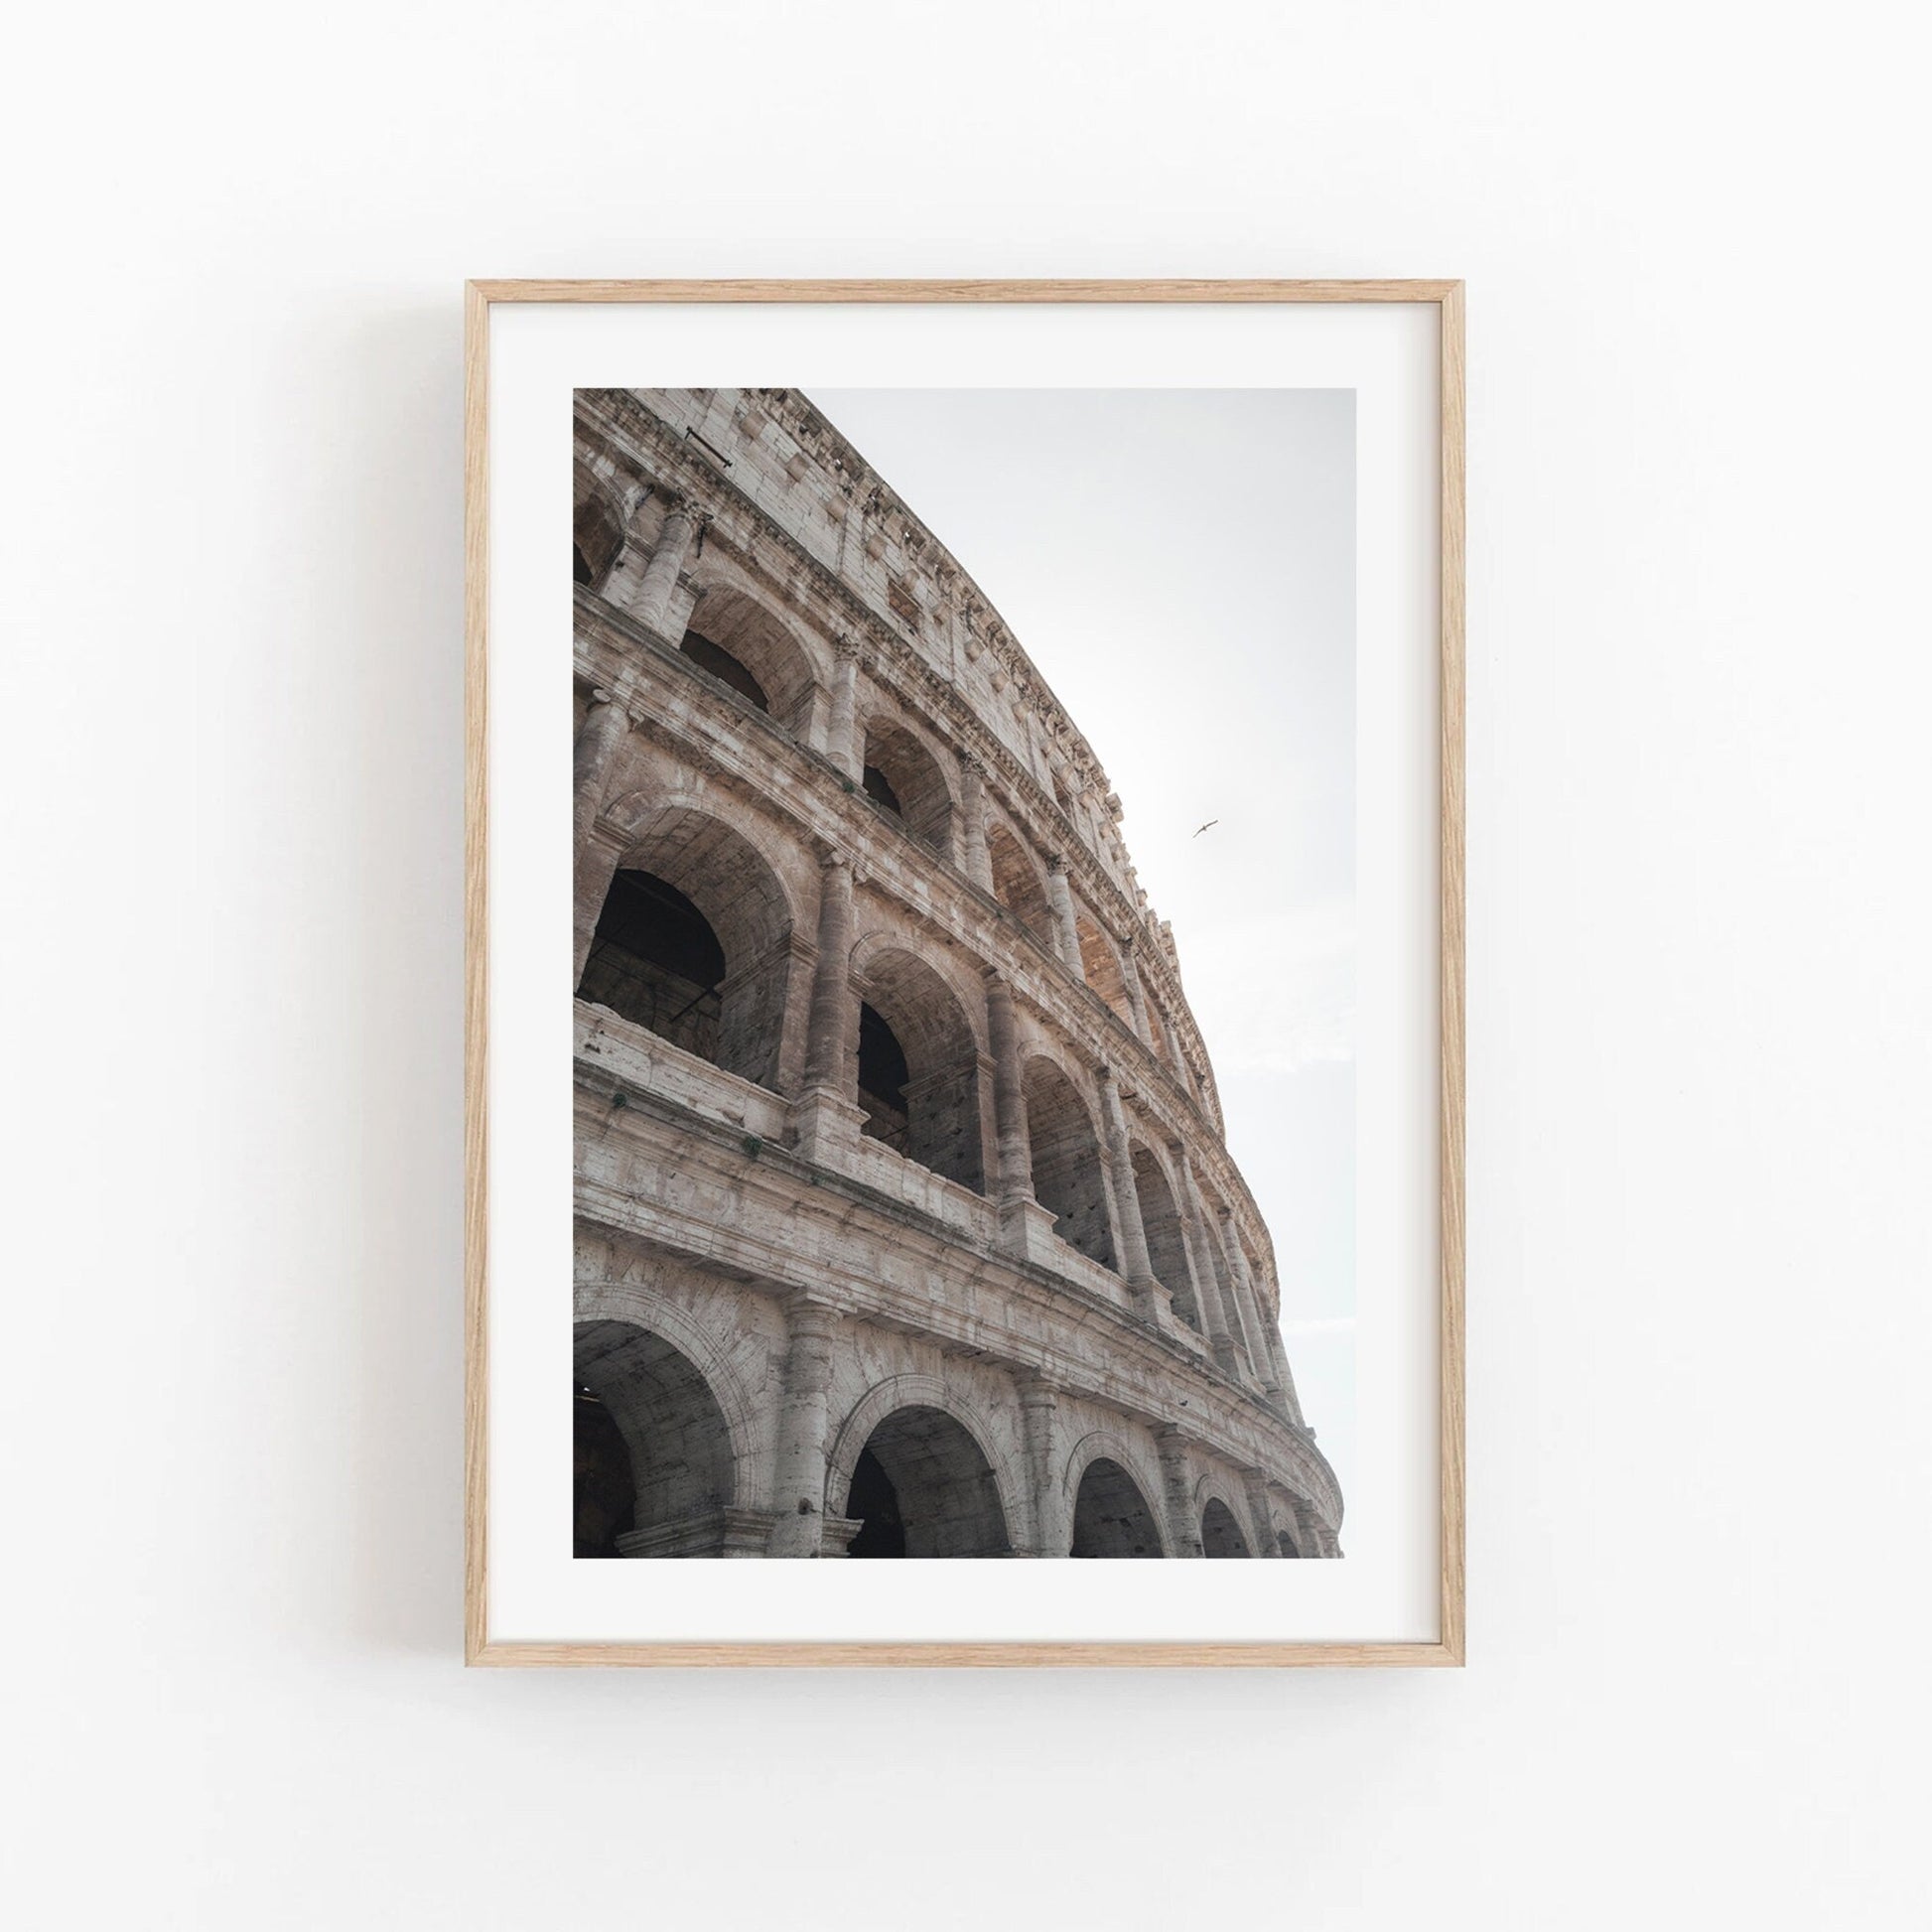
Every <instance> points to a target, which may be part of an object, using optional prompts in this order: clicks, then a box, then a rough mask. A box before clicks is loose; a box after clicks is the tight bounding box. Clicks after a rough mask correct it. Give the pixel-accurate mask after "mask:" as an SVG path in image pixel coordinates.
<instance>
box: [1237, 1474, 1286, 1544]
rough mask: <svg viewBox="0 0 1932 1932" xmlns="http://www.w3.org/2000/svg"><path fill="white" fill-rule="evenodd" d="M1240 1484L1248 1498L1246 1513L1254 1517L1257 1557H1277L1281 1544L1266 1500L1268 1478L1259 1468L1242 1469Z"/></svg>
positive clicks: (1273, 1515) (1272, 1512) (1272, 1514)
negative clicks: (1258, 1545) (1257, 1544)
mask: <svg viewBox="0 0 1932 1932" xmlns="http://www.w3.org/2000/svg"><path fill="white" fill-rule="evenodd" d="M1241 1486H1242V1488H1243V1490H1244V1491H1245V1492H1246V1494H1247V1498H1248V1514H1249V1515H1250V1516H1252V1517H1253V1518H1254V1519H1255V1535H1256V1537H1257V1538H1258V1539H1259V1541H1260V1543H1261V1548H1260V1549H1258V1550H1257V1551H1256V1552H1255V1555H1256V1556H1258V1557H1279V1556H1280V1555H1281V1553H1282V1546H1281V1544H1280V1542H1279V1541H1278V1540H1277V1539H1276V1536H1275V1512H1274V1510H1273V1508H1271V1507H1270V1505H1269V1501H1268V1478H1267V1476H1265V1475H1264V1474H1263V1473H1262V1472H1261V1470H1259V1469H1243V1470H1242V1471H1241Z"/></svg>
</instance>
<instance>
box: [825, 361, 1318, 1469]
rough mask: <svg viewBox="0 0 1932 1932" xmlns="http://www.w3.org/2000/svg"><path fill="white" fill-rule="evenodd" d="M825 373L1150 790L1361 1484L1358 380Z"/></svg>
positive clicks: (1179, 940)
mask: <svg viewBox="0 0 1932 1932" xmlns="http://www.w3.org/2000/svg"><path fill="white" fill-rule="evenodd" d="M811 393H812V400H813V401H814V402H816V403H817V404H818V406H819V407H820V408H821V409H823V410H824V411H825V413H826V415H827V416H829V417H830V418H831V420H832V421H833V422H834V423H835V424H837V425H838V427H839V428H840V430H842V431H843V432H844V433H845V434H846V435H847V436H848V437H849V438H850V439H851V440H852V442H853V443H854V444H855V445H856V446H857V448H858V449H859V451H860V452H861V454H862V455H864V456H865V457H866V458H867V460H868V461H869V462H871V463H872V464H873V465H874V467H875V468H876V469H877V470H878V471H879V472H880V474H881V475H882V476H883V477H885V478H886V480H887V481H888V482H889V483H891V484H892V486H893V487H894V488H895V489H896V490H897V492H898V493H899V495H900V496H901V497H903V499H904V500H905V502H906V503H907V504H908V505H909V506H910V508H911V509H912V510H913V512H914V513H915V514H916V515H918V516H919V517H920V518H922V519H923V520H924V522H925V523H926V524H927V525H928V526H929V527H930V528H931V530H932V532H933V534H934V535H935V536H937V537H938V538H939V540H940V542H942V543H943V544H945V545H946V547H947V548H948V549H949V550H950V551H951V552H952V553H953V555H954V556H956V557H957V558H958V559H959V561H960V563H961V564H963V565H964V566H965V568H966V569H967V570H969V571H970V572H972V574H973V576H974V578H975V579H976V580H977V581H978V583H979V586H980V588H981V590H983V591H984V592H985V593H986V595H987V596H988V597H989V598H990V599H991V600H992V602H993V604H994V606H995V607H996V608H997V609H998V611H999V612H1000V614H1001V616H1002V617H1004V618H1005V619H1006V621H1007V622H1008V624H1009V625H1010V626H1011V627H1012V629H1013V632H1014V634H1015V635H1016V636H1017V637H1018V638H1019V640H1020V642H1021V644H1022V645H1023V646H1024V647H1025V649H1026V650H1027V652H1028V654H1029V655H1030V656H1031V657H1032V658H1033V660H1034V662H1035V664H1037V665H1038V666H1039V668H1040V671H1041V672H1042V673H1043V674H1044V676H1045V678H1046V680H1047V682H1048V683H1049V684H1051V685H1052V687H1053V689H1054V691H1055V692H1057V693H1058V695H1059V698H1060V701H1061V702H1062V703H1063V704H1064V705H1065V706H1066V708H1067V711H1068V713H1069V714H1070V715H1071V717H1072V719H1073V722H1074V724H1075V725H1076V726H1078V727H1079V729H1080V730H1081V731H1082V732H1083V733H1085V735H1086V738H1087V742H1088V743H1089V744H1090V745H1091V746H1092V747H1093V749H1094V751H1095V753H1096V754H1097V755H1098V757H1099V759H1100V760H1101V763H1102V764H1103V765H1104V766H1105V767H1106V770H1107V774H1108V776H1109V777H1110V778H1111V779H1112V780H1113V782H1114V786H1115V788H1116V789H1117V790H1118V791H1119V793H1120V796H1121V800H1122V802H1123V804H1124V805H1125V806H1126V824H1125V835H1126V841H1127V850H1128V854H1129V856H1130V857H1131V858H1132V860H1133V861H1134V863H1135V865H1136V866H1137V867H1138V868H1139V871H1140V877H1141V883H1142V885H1144V886H1145V887H1146V888H1147V890H1148V894H1149V897H1151V899H1152V900H1153V903H1154V907H1155V910H1156V912H1157V913H1158V914H1159V916H1160V917H1162V918H1165V919H1172V920H1173V930H1174V941H1175V944H1176V945H1177V947H1178V948H1179V952H1180V967H1181V974H1182V978H1183V979H1184V981H1185V984H1186V988H1187V997H1188V1002H1189V1004H1190V1005H1191V1006H1192V1007H1193V1010H1194V1014H1195V1017H1196V1019H1198V1021H1199V1022H1200V1026H1201V1031H1202V1033H1203V1035H1205V1037H1206V1040H1207V1049H1208V1052H1209V1053H1210V1054H1211V1055H1212V1057H1213V1061H1214V1070H1215V1074H1216V1076H1217V1077H1218V1079H1219V1082H1220V1088H1221V1100H1222V1104H1223V1107H1224V1108H1225V1111H1226V1114H1227V1132H1228V1145H1229V1148H1230V1150H1231V1151H1232V1153H1233V1155H1234V1158H1235V1160H1236V1161H1237V1162H1238V1163H1239V1164H1240V1166H1241V1171H1242V1173H1244V1174H1245V1175H1246V1177H1247V1181H1248V1185H1249V1186H1250V1187H1251V1188H1252V1189H1253V1190H1254V1194H1255V1198H1256V1200H1257V1201H1259V1202H1260V1204H1261V1210H1262V1212H1263V1214H1264V1215H1265V1216H1266V1217H1267V1220H1268V1226H1269V1231H1270V1232H1271V1234H1272V1235H1273V1236H1274V1241H1275V1253H1276V1257H1277V1260H1278V1261H1279V1263H1280V1267H1281V1278H1282V1307H1283V1324H1282V1325H1283V1329H1284V1332H1285V1333H1286V1336H1287V1339H1288V1351H1289V1360H1290V1362H1291V1363H1292V1364H1293V1366H1294V1369H1295V1377H1296V1382H1297V1385H1298V1387H1299V1389H1300V1391H1301V1396H1302V1404H1303V1408H1304V1410H1305V1412H1306V1413H1307V1416H1308V1420H1309V1422H1310V1424H1311V1427H1312V1428H1313V1429H1314V1430H1315V1432H1316V1434H1317V1435H1318V1437H1319V1439H1320V1442H1321V1447H1322V1448H1323V1449H1324V1450H1325V1451H1326V1452H1327V1454H1328V1457H1329V1459H1330V1460H1331V1461H1332V1462H1333V1463H1334V1465H1335V1469H1336V1473H1337V1474H1338V1475H1339V1477H1340V1478H1341V1484H1342V1489H1343V1493H1344V1495H1346V1493H1347V1489H1348V1481H1349V1474H1350V1468H1351V1465H1352V1463H1353V1449H1354V1431H1355V1386H1354V1384H1355V1324H1354V1312H1355V1291H1354V1134H1355V1106H1354V1091H1355V1082H1354V1026H1355V998H1354V986H1355V965H1354V948H1355V813H1354V795H1355V668H1354V666H1355V597H1354V582H1355V409H1354V396H1353V394H1352V393H1351V392H1349V391H1346V390H1232V389H1192V390H1105V389H1050V390H984V389H978V390H976V389H947V390H909V389H908V390H894V389H830V390H828V389H819V390H814V391H812V392H811ZM1209 820H1214V821H1216V822H1215V823H1214V824H1213V825H1212V826H1211V827H1210V828H1209V829H1208V830H1206V831H1204V832H1200V833H1199V834H1198V836H1196V828H1197V827H1199V826H1201V825H1203V824H1206V823H1207V821H1209Z"/></svg>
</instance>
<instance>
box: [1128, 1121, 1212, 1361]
mask: <svg viewBox="0 0 1932 1932" xmlns="http://www.w3.org/2000/svg"><path fill="white" fill-rule="evenodd" d="M1130 1152H1131V1156H1132V1160H1133V1164H1134V1192H1135V1195H1136V1197H1137V1198H1138V1199H1139V1201H1140V1204H1141V1227H1142V1229H1143V1230H1144V1231H1145V1233H1146V1235H1147V1258H1148V1265H1149V1266H1150V1267H1151V1268H1152V1269H1153V1270H1154V1279H1155V1280H1156V1281H1158V1282H1159V1283H1160V1284H1161V1286H1162V1287H1163V1288H1165V1289H1166V1290H1167V1291H1168V1299H1169V1300H1170V1301H1171V1302H1173V1311H1174V1313H1175V1314H1177V1315H1178V1316H1179V1317H1180V1318H1181V1320H1182V1321H1184V1322H1186V1324H1187V1325H1188V1327H1190V1328H1191V1329H1193V1331H1194V1332H1195V1333H1196V1334H1200V1333H1202V1332H1203V1330H1202V1325H1201V1316H1200V1308H1199V1305H1198V1304H1197V1303H1196V1302H1195V1300H1194V1284H1193V1276H1192V1274H1191V1273H1190V1271H1189V1269H1188V1267H1187V1236H1186V1233H1185V1231H1184V1229H1183V1226H1182V1223H1181V1219H1180V1210H1179V1208H1178V1207H1176V1206H1175V1204H1174V1190H1173V1180H1172V1179H1171V1178H1170V1177H1169V1174H1168V1170H1167V1166H1166V1164H1165V1163H1164V1162H1163V1161H1162V1159H1161V1157H1160V1156H1159V1155H1158V1154H1156V1153H1155V1151H1154V1150H1153V1149H1152V1148H1151V1147H1149V1146H1148V1144H1147V1143H1146V1142H1145V1141H1134V1142H1132V1143H1131V1144H1130Z"/></svg>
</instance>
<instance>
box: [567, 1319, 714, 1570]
mask: <svg viewBox="0 0 1932 1932" xmlns="http://www.w3.org/2000/svg"><path fill="white" fill-rule="evenodd" d="M572 1369H573V1393H574V1396H575V1400H576V1405H577V1410H576V1429H575V1435H576V1443H577V1451H578V1453H577V1470H576V1474H577V1495H576V1511H577V1531H578V1541H577V1548H578V1550H579V1552H580V1553H581V1554H587V1555H623V1556H666V1557H691V1556H716V1555H717V1554H719V1551H720V1549H721V1548H722V1546H723V1542H724V1535H725V1512H726V1511H727V1510H728V1509H730V1508H731V1507H732V1506H733V1504H734V1503H735V1502H737V1500H738V1469H739V1459H738V1454H737V1451H736V1449H735V1447H734V1444H733V1441H732V1434H731V1426H730V1423H729V1422H728V1421H727V1419H726V1416H725V1412H724V1408H723V1406H722V1405H721V1404H720V1403H719V1401H718V1399H717V1396H716V1394H715V1393H714V1392H713V1390H712V1387H711V1384H710V1383H709V1382H708V1381H707V1379H706V1378H705V1375H704V1373H703V1371H702V1370H701V1369H699V1367H698V1366H697V1364H696V1363H695V1362H693V1361H692V1359H691V1358H690V1356H688V1355H687V1354H685V1353H684V1352H683V1350H681V1349H679V1348H678V1347H677V1346H676V1345H675V1344H673V1343H672V1342H670V1341H668V1340H667V1339H666V1338H665V1337H664V1336H663V1335H662V1334H660V1333H658V1332H657V1330H656V1329H655V1328H654V1327H650V1326H644V1325H640V1324H637V1323H634V1322H631V1321H627V1320H622V1319H608V1318H607V1319H600V1320H588V1321H579V1322H578V1324H577V1329H576V1341H575V1349H574V1354H573V1361H572ZM600 1419H601V1426H600ZM587 1424H588V1425H590V1427H588V1428H587ZM600 1434H603V1435H604V1437H605V1440H606V1441H607V1442H608V1440H609V1437H610V1435H612V1434H614V1435H615V1436H616V1437H617V1438H620V1439H621V1442H622V1444H623V1447H624V1450H625V1452H626V1453H625V1455H624V1458H623V1463H622V1467H623V1470H624V1472H625V1473H626V1474H627V1476H628V1479H629V1484H630V1489H631V1502H630V1508H629V1511H628V1513H627V1517H626V1518H625V1519H624V1520H623V1521H622V1526H621V1527H619V1526H618V1525H617V1524H616V1523H613V1522H611V1521H610V1520H609V1519H608V1517H607V1516H606V1515H605V1514H604V1513H603V1509H602V1507H601V1506H602V1505H603V1504H604V1502H605V1494H606V1491H607V1488H608V1481H609V1475H610V1473H611V1470H610V1468H609V1465H608V1463H603V1462H602V1461H601V1458H600V1457H599V1455H598V1453H597V1449H596V1447H595V1446H596V1445H597V1443H598V1439H599V1436H600ZM587 1448H589V1449H591V1450H592V1453H591V1456H590V1461H591V1465H592V1466H591V1469H590V1470H589V1471H588V1473H590V1474H592V1475H594V1476H596V1477H597V1478H599V1480H598V1481H597V1482H596V1483H594V1484H587V1481H586V1476H587V1468H586V1461H587V1456H586V1450H587ZM587 1504H589V1505H590V1506H592V1507H593V1508H594V1509H596V1510H597V1511H598V1513H597V1514H595V1515H594V1516H593V1518H592V1524H591V1530H592V1536H594V1537H598V1538H602V1539H603V1541H602V1542H601V1543H599V1544H598V1545H597V1547H592V1548H586V1544H587V1542H590V1541H591V1540H592V1538H591V1537H587V1534H586V1529H587V1525H586V1511H587Z"/></svg>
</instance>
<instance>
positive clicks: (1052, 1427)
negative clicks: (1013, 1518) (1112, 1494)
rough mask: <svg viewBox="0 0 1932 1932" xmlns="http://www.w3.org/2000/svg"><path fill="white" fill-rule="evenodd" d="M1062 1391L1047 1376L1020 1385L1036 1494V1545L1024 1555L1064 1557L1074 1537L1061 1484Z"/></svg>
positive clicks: (1024, 1431)
mask: <svg viewBox="0 0 1932 1932" xmlns="http://www.w3.org/2000/svg"><path fill="white" fill-rule="evenodd" d="M1059 1419H1060V1392H1059V1390H1058V1389H1057V1388H1055V1387H1054V1385H1053V1384H1052V1383H1051V1382H1049V1381H1047V1380H1046V1378H1045V1377H1044V1376H1040V1375H1028V1376H1026V1377H1024V1378H1023V1379H1022V1381H1021V1384H1020V1426H1021V1434H1022V1438H1023V1440H1024V1442H1025V1444H1026V1449H1027V1480H1028V1486H1029V1488H1030V1489H1031V1490H1032V1493H1033V1517H1034V1521H1033V1529H1034V1547H1033V1548H1032V1549H1031V1550H1026V1551H1022V1552H1020V1554H1021V1555H1024V1556H1034V1557H1063V1556H1065V1555H1066V1553H1067V1548H1068V1545H1069V1543H1070V1542H1071V1540H1072V1526H1071V1525H1070V1524H1069V1523H1067V1522H1066V1521H1065V1520H1064V1519H1065V1513H1066V1512H1065V1510H1064V1509H1063V1508H1062V1506H1061V1497H1060V1485H1059Z"/></svg>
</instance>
